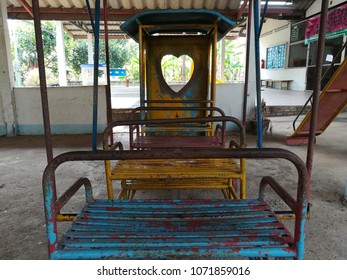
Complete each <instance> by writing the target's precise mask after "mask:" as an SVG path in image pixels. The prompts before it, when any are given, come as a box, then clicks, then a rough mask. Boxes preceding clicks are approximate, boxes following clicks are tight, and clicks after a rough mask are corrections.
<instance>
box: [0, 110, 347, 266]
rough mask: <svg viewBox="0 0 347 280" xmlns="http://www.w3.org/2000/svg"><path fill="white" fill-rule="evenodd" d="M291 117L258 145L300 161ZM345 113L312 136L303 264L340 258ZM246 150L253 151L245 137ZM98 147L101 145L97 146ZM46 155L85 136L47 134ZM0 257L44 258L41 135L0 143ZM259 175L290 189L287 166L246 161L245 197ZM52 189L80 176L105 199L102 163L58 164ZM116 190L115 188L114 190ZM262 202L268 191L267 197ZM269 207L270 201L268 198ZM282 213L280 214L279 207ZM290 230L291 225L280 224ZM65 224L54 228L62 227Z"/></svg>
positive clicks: (345, 225)
mask: <svg viewBox="0 0 347 280" xmlns="http://www.w3.org/2000/svg"><path fill="white" fill-rule="evenodd" d="M292 119H293V117H276V118H271V120H272V125H273V130H272V131H273V133H272V135H265V136H264V147H280V148H286V149H289V150H291V151H293V152H294V153H296V154H297V155H299V156H300V157H301V158H302V159H303V160H304V161H305V160H306V146H296V147H288V146H285V144H284V138H285V136H287V135H290V134H291V121H292ZM346 127H347V113H342V114H341V115H340V116H339V118H338V119H337V120H336V121H335V122H334V123H333V124H332V125H331V126H330V127H329V128H328V130H327V131H326V132H325V133H324V134H323V135H321V136H319V137H318V138H317V144H316V146H315V158H314V168H313V174H312V186H311V193H310V203H311V204H312V208H311V217H310V219H309V220H308V224H307V239H306V259H313V260H316V259H340V260H341V259H347V215H346V206H345V204H344V203H343V196H344V194H345V186H346V181H347V164H346V163H347V146H346V138H347V129H346ZM247 143H248V147H255V146H256V139H255V136H253V135H248V136H247ZM99 147H100V148H101V144H100V143H99ZM53 148H54V155H55V156H57V155H59V154H60V153H62V152H66V151H73V150H90V149H91V136H90V135H80V136H54V138H53ZM0 155H1V156H0V236H1V238H0V259H47V249H46V232H45V221H44V210H43V201H42V185H41V179H42V173H43V170H44V167H45V165H46V155H45V148H44V138H43V137H41V136H27V137H15V138H0ZM263 175H272V176H274V177H275V178H277V179H278V180H279V181H280V182H284V184H285V185H288V186H289V188H290V191H292V190H293V187H294V185H295V181H296V177H295V176H296V175H295V171H294V170H293V169H292V168H290V167H288V165H287V163H282V162H279V163H277V162H274V161H259V160H258V161H254V160H253V161H252V160H249V161H248V162H247V176H248V177H247V184H248V190H247V195H248V197H253V196H254V195H255V194H256V193H257V191H256V190H257V185H258V183H259V182H260V178H261V176H263ZM56 176H57V177H56V179H57V186H58V189H59V192H60V193H61V192H62V191H64V188H66V187H67V186H69V185H70V184H71V183H73V182H74V181H75V180H76V179H77V178H79V177H80V176H87V177H89V178H90V179H91V181H92V184H93V190H94V195H95V196H96V197H99V198H105V197H106V188H105V173H104V166H103V162H83V163H81V164H77V163H71V164H70V163H69V164H65V165H63V166H61V167H59V169H58V170H57V174H56ZM115 191H117V188H116V189H115ZM206 196H208V197H218V198H221V194H220V192H217V191H215V192H209V193H208V192H206V191H194V192H193V191H189V190H185V191H173V192H168V191H165V192H142V193H138V194H137V197H156V198H159V197H162V198H177V197H180V198H184V197H186V198H192V197H195V198H197V197H206ZM270 199H272V198H271V194H270ZM83 200H84V194H83V192H81V193H78V194H77V196H76V198H75V199H74V200H73V201H72V202H71V204H69V205H70V206H69V207H68V210H72V211H79V209H80V208H79V207H80V206H81V205H82V204H83ZM272 202H273V203H274V205H275V206H276V207H277V206H279V207H280V206H281V205H280V204H278V205H277V202H276V200H273V201H272ZM279 210H283V209H279ZM286 223H288V225H289V227H291V224H292V221H288V222H286ZM66 226H67V225H66V223H61V224H60V227H61V228H62V230H63V229H64V227H66Z"/></svg>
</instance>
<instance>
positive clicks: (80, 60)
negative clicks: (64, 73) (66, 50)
mask: <svg viewBox="0 0 347 280" xmlns="http://www.w3.org/2000/svg"><path fill="white" fill-rule="evenodd" d="M126 45H127V40H110V41H109V56H110V68H122V67H124V64H125V63H126V62H127V61H129V52H128V49H127V47H126ZM67 61H68V62H67V63H69V64H71V68H72V69H73V70H74V71H75V73H76V74H78V75H79V74H81V64H87V63H88V45H87V40H85V39H81V40H76V42H75V46H74V47H73V49H72V51H71V56H69V57H68V59H67ZM99 63H100V64H104V63H106V51H105V41H104V40H102V41H100V53H99Z"/></svg>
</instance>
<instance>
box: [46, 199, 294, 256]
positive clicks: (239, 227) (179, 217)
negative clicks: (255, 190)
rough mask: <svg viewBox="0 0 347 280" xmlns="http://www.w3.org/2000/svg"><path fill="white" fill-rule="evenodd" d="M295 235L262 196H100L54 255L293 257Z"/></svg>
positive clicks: (66, 236)
mask: <svg viewBox="0 0 347 280" xmlns="http://www.w3.org/2000/svg"><path fill="white" fill-rule="evenodd" d="M292 247H293V237H292V236H291V234H290V233H289V232H288V231H287V230H286V229H285V227H284V226H283V224H282V223H281V222H280V221H279V219H278V218H277V217H276V215H275V214H274V212H272V210H270V207H269V206H268V205H267V204H266V203H265V202H264V201H261V200H233V201H229V200H208V201H206V200H188V201H181V200H135V201H129V200H123V201H120V200H98V201H93V202H91V203H89V204H87V205H86V206H85V207H84V209H83V211H82V212H81V213H80V214H79V215H78V216H77V218H76V219H75V221H74V222H73V224H72V226H71V228H70V229H69V230H68V231H67V232H66V233H65V234H64V236H63V238H62V240H61V241H60V243H59V248H60V249H59V250H57V251H55V252H54V253H53V254H52V258H53V259H55V258H56V259H88V258H92V259H95V258H97V259H105V258H110V259H128V258H129V259H144V258H145V259H169V258H191V257H194V258H205V257H206V258H210V259H213V258H240V257H249V258H252V257H253V258H259V257H261V258H265V257H269V256H271V257H272V258H276V257H278V258H293V257H295V256H296V252H295V250H294V249H293V248H292Z"/></svg>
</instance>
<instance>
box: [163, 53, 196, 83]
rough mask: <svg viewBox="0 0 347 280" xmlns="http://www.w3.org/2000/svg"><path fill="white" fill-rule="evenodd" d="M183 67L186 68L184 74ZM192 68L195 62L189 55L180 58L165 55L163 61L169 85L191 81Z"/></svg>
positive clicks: (165, 76) (164, 73) (164, 74)
mask: <svg viewBox="0 0 347 280" xmlns="http://www.w3.org/2000/svg"><path fill="white" fill-rule="evenodd" d="M184 64H185V65H184ZM183 66H185V67H184V68H185V72H184V74H183ZM192 67H193V60H192V58H191V57H190V56H188V55H185V56H180V57H179V58H177V57H176V56H173V55H165V56H164V57H163V58H162V60H161V68H162V72H163V76H164V78H165V80H166V82H168V83H170V82H187V81H189V78H190V74H191V68H192Z"/></svg>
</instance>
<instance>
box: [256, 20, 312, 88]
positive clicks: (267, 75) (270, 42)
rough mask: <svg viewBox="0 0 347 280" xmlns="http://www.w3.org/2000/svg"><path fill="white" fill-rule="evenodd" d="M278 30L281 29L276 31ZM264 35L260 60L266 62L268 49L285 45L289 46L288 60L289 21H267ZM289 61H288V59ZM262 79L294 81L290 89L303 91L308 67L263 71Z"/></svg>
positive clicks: (261, 41) (261, 42)
mask: <svg viewBox="0 0 347 280" xmlns="http://www.w3.org/2000/svg"><path fill="white" fill-rule="evenodd" d="M277 28H279V29H278V30H276V29H277ZM262 34H263V35H262V36H261V38H260V59H264V60H265V61H266V49H267V48H268V47H273V46H276V45H279V44H283V43H286V44H287V47H286V55H287V58H288V51H289V38H290V25H288V21H283V20H281V21H280V20H274V19H267V20H266V23H264V27H263V30H262ZM287 61H288V59H286V62H287ZM265 64H266V62H265ZM261 78H262V79H273V80H277V79H285V80H293V82H291V84H290V86H289V89H290V90H299V91H303V90H305V88H306V67H296V68H287V66H286V67H285V68H284V69H261Z"/></svg>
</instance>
